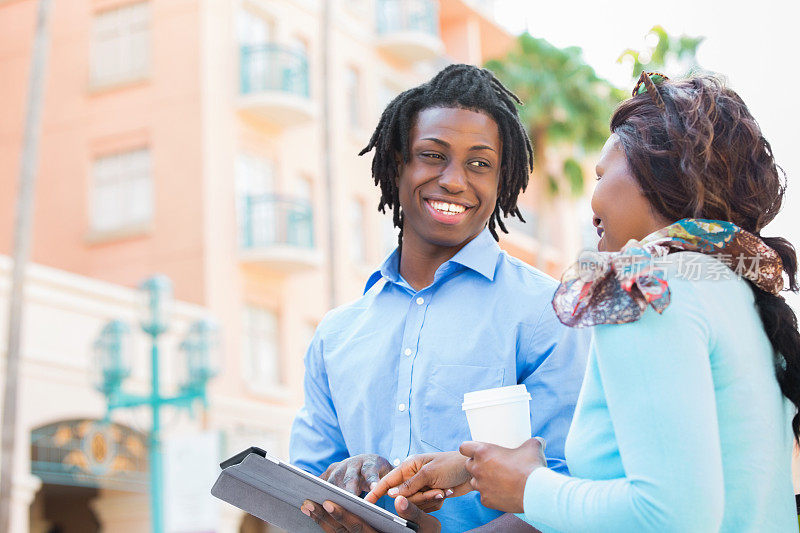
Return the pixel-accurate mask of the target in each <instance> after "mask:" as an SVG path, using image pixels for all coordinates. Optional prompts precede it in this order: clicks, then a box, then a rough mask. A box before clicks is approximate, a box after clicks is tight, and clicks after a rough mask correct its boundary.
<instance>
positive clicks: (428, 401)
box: [420, 365, 504, 451]
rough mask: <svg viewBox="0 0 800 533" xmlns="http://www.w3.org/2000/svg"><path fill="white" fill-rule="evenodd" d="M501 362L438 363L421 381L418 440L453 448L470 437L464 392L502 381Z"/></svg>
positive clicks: (490, 386)
mask: <svg viewBox="0 0 800 533" xmlns="http://www.w3.org/2000/svg"><path fill="white" fill-rule="evenodd" d="M503 374H504V368H503V367H501V366H472V365H439V366H436V367H433V371H432V372H431V373H430V377H429V378H428V379H427V380H426V382H425V384H424V385H423V387H424V390H423V392H422V416H421V419H422V425H421V428H420V433H421V434H420V440H422V442H424V443H426V444H428V445H430V446H433V447H434V448H436V449H438V450H440V451H452V450H457V449H458V447H459V446H460V445H461V443H462V442H464V441H465V440H470V433H469V425H468V424H467V416H466V415H465V414H464V411H462V410H461V403H462V402H463V401H464V393H467V392H472V391H476V390H483V389H491V388H493V387H500V386H502V385H503Z"/></svg>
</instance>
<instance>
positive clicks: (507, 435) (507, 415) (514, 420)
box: [461, 385, 531, 448]
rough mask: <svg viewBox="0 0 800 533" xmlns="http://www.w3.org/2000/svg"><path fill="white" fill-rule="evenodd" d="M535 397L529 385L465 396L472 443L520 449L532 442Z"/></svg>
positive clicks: (462, 405) (462, 407)
mask: <svg viewBox="0 0 800 533" xmlns="http://www.w3.org/2000/svg"><path fill="white" fill-rule="evenodd" d="M530 402H531V395H530V393H529V392H528V389H527V388H526V387H525V385H510V386H508V387H498V388H496V389H486V390H479V391H475V392H468V393H466V394H464V403H463V404H461V409H462V410H463V411H464V412H465V413H466V414H467V422H468V423H469V431H470V433H471V434H472V440H474V441H480V442H489V443H491V444H497V445H498V446H504V447H506V448H516V447H518V446H520V445H521V444H522V443H523V442H525V441H526V440H528V439H530V438H531V404H530Z"/></svg>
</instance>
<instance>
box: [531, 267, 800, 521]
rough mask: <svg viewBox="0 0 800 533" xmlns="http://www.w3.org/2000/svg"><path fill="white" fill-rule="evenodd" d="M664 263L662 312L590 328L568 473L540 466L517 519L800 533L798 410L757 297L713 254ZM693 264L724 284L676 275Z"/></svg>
mask: <svg viewBox="0 0 800 533" xmlns="http://www.w3.org/2000/svg"><path fill="white" fill-rule="evenodd" d="M680 256H683V257H680ZM669 257H670V262H669V263H670V266H669V268H668V270H667V275H668V280H669V286H670V290H671V294H672V298H671V303H670V305H669V307H668V308H667V309H666V310H665V311H664V313H663V314H662V315H658V314H657V313H656V312H655V311H653V310H652V309H648V310H647V311H646V312H645V313H644V315H643V317H642V318H641V319H640V320H639V321H637V322H633V323H630V324H621V325H603V326H597V327H595V328H594V342H593V345H592V349H591V352H590V356H589V364H588V367H587V371H586V378H585V380H584V384H583V389H582V391H581V395H580V398H579V400H578V406H577V409H576V411H575V417H574V419H573V421H572V426H571V428H570V432H569V436H568V437H567V442H566V459H567V466H568V467H569V469H570V472H571V474H572V476H574V477H567V476H565V475H563V474H559V473H556V472H553V471H551V470H549V469H547V468H538V469H536V470H534V471H533V472H532V473H531V475H530V477H529V478H528V481H527V484H526V487H525V499H524V501H525V516H524V518H525V519H526V520H527V521H528V522H530V523H531V524H533V525H534V526H536V527H538V528H539V529H540V530H542V531H564V532H567V531H577V532H581V533H586V532H590V531H600V532H610V531H613V532H627V531H631V532H634V531H635V532H644V531H658V532H667V531H680V532H688V531H701V532H710V531H737V532H739V531H758V532H771V531H780V532H786V531H797V530H798V523H797V515H796V510H795V501H794V491H793V487H792V480H791V453H792V436H791V430H790V425H789V421H790V420H791V416H792V414H793V410H792V408H791V404H790V403H789V402H788V401H787V400H785V399H784V397H783V396H782V395H781V392H780V389H779V388H778V383H777V381H776V379H775V371H774V367H773V362H772V348H771V346H770V344H769V340H768V339H767V337H766V334H765V333H764V330H763V327H762V324H761V320H760V318H759V316H758V313H757V310H756V307H755V303H754V299H753V294H752V291H751V290H750V288H749V286H748V285H747V284H746V283H745V282H744V281H742V280H740V279H737V278H736V277H734V276H733V273H732V272H730V271H729V270H727V269H724V268H720V267H721V263H718V262H717V261H716V260H715V259H713V258H710V257H708V256H702V255H700V254H696V253H692V252H684V253H679V254H673V255H670V256H669ZM687 259H690V260H692V261H694V262H695V263H700V264H702V266H703V269H702V270H703V275H702V276H700V277H703V278H708V276H709V275H710V276H711V277H712V278H721V279H702V280H696V279H694V278H693V279H688V278H687V279H684V278H679V277H676V274H678V273H679V270H680V268H681V267H680V264H685V263H686V260H687ZM684 274H686V272H684ZM684 277H686V276H684ZM533 401H534V403H533V405H534V408H535V401H536V400H535V398H534V400H533Z"/></svg>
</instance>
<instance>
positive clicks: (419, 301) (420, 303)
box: [417, 296, 425, 305]
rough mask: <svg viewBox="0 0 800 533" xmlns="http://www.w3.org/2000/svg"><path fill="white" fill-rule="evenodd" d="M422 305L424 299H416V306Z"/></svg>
mask: <svg viewBox="0 0 800 533" xmlns="http://www.w3.org/2000/svg"><path fill="white" fill-rule="evenodd" d="M424 303H425V298H423V297H422V296H420V297H419V298H417V305H422V304H424Z"/></svg>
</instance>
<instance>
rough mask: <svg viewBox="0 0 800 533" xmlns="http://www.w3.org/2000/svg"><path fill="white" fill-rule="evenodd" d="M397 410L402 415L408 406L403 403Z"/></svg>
mask: <svg viewBox="0 0 800 533" xmlns="http://www.w3.org/2000/svg"><path fill="white" fill-rule="evenodd" d="M397 410H398V411H400V412H401V413H402V412H403V411H405V410H406V404H404V403H401V404H400V405H398V406H397Z"/></svg>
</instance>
